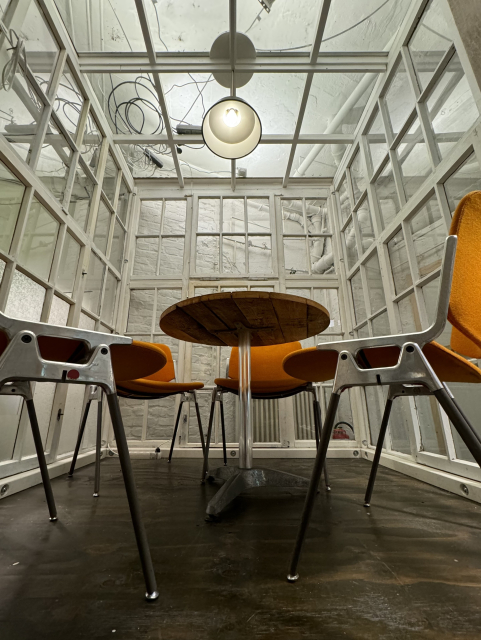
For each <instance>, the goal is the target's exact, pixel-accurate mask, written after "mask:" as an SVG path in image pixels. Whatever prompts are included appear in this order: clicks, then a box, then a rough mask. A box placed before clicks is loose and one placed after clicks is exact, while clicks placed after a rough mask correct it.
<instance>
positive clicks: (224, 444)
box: [219, 397, 227, 467]
mask: <svg viewBox="0 0 481 640" xmlns="http://www.w3.org/2000/svg"><path fill="white" fill-rule="evenodd" d="M219 404H220V426H221V429H222V450H223V452H224V467H226V466H227V444H226V441H225V420H224V401H223V399H222V397H221V399H220V402H219Z"/></svg>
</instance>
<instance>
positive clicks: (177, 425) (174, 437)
mask: <svg viewBox="0 0 481 640" xmlns="http://www.w3.org/2000/svg"><path fill="white" fill-rule="evenodd" d="M183 404H184V400H183V399H181V401H180V403H179V410H178V411H177V418H176V420H175V426H174V435H173V436H172V442H171V443H170V451H169V459H168V460H167V462H170V461H171V460H172V453H173V452H174V445H175V439H176V437H177V429H178V428H179V422H180V415H181V413H182V405H183Z"/></svg>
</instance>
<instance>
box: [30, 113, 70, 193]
mask: <svg viewBox="0 0 481 640" xmlns="http://www.w3.org/2000/svg"><path fill="white" fill-rule="evenodd" d="M71 157H72V150H71V148H70V147H69V145H68V144H67V141H66V139H65V137H64V136H63V135H62V134H61V133H60V131H59V129H57V126H56V125H55V123H54V121H53V120H50V124H49V127H48V129H47V133H46V135H45V139H44V142H43V145H42V150H41V152H40V157H39V159H38V162H37V167H36V169H35V173H36V174H37V176H38V177H39V178H40V180H41V181H42V182H43V183H44V185H45V186H46V187H47V189H50V191H51V192H52V193H53V195H54V196H55V197H56V198H57V200H59V201H60V202H63V199H64V195H65V187H66V186H67V174H68V169H69V167H70V161H71Z"/></svg>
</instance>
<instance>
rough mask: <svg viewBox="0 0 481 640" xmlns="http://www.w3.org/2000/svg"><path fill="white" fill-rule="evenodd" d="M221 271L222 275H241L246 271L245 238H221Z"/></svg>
mask: <svg viewBox="0 0 481 640" xmlns="http://www.w3.org/2000/svg"><path fill="white" fill-rule="evenodd" d="M222 269H223V272H224V273H232V274H241V273H242V274H243V273H245V270H246V244H245V236H223V239H222Z"/></svg>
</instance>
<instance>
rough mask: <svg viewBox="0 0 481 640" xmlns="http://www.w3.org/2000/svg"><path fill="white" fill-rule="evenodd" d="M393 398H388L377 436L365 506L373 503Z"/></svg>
mask: <svg viewBox="0 0 481 640" xmlns="http://www.w3.org/2000/svg"><path fill="white" fill-rule="evenodd" d="M392 403H393V401H392V399H391V398H388V399H387V401H386V406H385V408H384V415H383V417H382V422H381V428H380V429H379V436H378V438H377V444H376V453H375V454H374V458H373V461H372V466H371V473H370V474H369V482H368V484H367V489H366V495H365V496H364V506H365V507H369V506H370V504H371V496H372V490H373V489H374V482H375V481H376V474H377V469H378V467H379V460H380V459H381V453H382V445H383V443H384V438H385V437H386V431H387V427H388V424H389V417H390V415H391V409H392Z"/></svg>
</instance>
